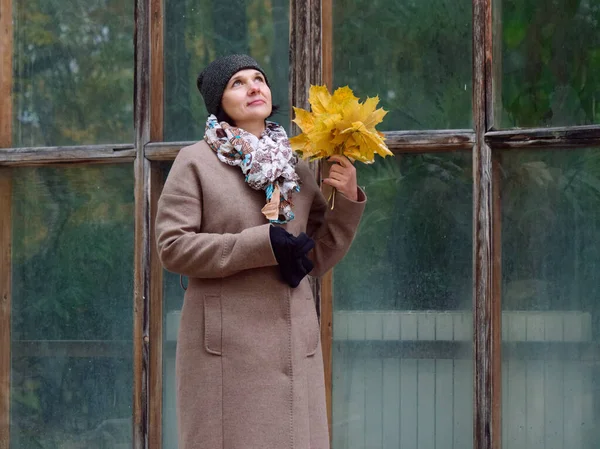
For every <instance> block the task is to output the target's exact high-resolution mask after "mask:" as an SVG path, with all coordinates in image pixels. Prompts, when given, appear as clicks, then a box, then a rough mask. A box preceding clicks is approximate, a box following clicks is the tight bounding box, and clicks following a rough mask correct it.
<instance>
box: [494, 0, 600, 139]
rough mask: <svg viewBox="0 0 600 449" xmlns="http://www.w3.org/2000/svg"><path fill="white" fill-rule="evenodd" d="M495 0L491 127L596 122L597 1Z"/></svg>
mask: <svg viewBox="0 0 600 449" xmlns="http://www.w3.org/2000/svg"><path fill="white" fill-rule="evenodd" d="M494 1H495V8H494V10H495V14H498V15H500V16H501V18H502V20H501V21H498V26H497V27H496V28H495V29H494V39H495V41H496V45H495V47H496V48H497V49H498V51H499V54H498V55H497V56H496V59H495V60H494V61H495V63H496V64H500V67H496V70H495V71H494V72H495V76H496V79H495V80H494V82H495V85H496V86H495V87H496V95H497V97H496V98H495V99H494V101H495V102H496V107H495V110H496V117H495V122H496V123H495V124H494V126H495V127H496V128H500V127H502V128H511V127H539V126H565V125H585V124H593V123H600V110H599V108H598V107H597V104H598V102H599V100H600V25H599V22H600V0H586V1H571V0H494ZM498 103H500V104H498Z"/></svg>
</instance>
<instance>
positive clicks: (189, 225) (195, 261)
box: [156, 150, 277, 278]
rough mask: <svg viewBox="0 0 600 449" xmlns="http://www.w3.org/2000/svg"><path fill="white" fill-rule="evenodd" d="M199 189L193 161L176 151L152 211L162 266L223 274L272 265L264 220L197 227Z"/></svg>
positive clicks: (202, 275)
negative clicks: (238, 228) (235, 229)
mask: <svg viewBox="0 0 600 449" xmlns="http://www.w3.org/2000/svg"><path fill="white" fill-rule="evenodd" d="M183 151H184V150H182V152H183ZM180 156H181V157H180ZM201 192H202V185H201V179H200V174H199V170H198V169H197V165H196V164H195V163H194V162H193V160H192V158H191V157H190V156H189V155H187V154H182V153H180V155H178V157H177V158H176V160H175V162H174V163H173V167H172V169H171V172H170V173H169V176H168V178H167V181H166V182H165V186H164V188H163V192H162V194H161V196H160V199H159V201H158V210H157V215H156V241H157V247H158V254H159V257H160V260H161V262H162V264H163V266H164V267H165V268H166V269H167V270H169V271H172V272H174V273H179V274H183V275H186V276H190V277H196V278H223V277H226V276H231V275H233V274H235V273H237V272H240V271H242V270H248V269H252V268H259V267H265V266H271V265H277V260H276V259H275V255H274V254H273V250H272V248H271V240H270V238H269V226H270V225H269V224H268V223H267V224H265V225H260V226H256V227H251V228H247V229H245V230H243V231H242V232H240V233H237V234H214V233H205V232H200V229H201V223H202V195H201Z"/></svg>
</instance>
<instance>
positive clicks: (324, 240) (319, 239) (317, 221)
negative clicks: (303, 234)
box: [307, 188, 367, 277]
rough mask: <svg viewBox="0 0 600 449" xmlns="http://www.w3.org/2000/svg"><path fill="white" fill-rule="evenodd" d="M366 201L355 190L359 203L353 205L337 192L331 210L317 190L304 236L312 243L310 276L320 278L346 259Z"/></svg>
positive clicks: (361, 193)
mask: <svg viewBox="0 0 600 449" xmlns="http://www.w3.org/2000/svg"><path fill="white" fill-rule="evenodd" d="M366 201H367V198H366V195H365V193H364V191H363V190H362V189H360V188H359V189H358V201H352V200H350V199H348V198H346V197H345V196H344V195H342V194H341V193H339V192H337V193H336V197H335V206H334V208H333V209H331V208H330V206H329V205H328V204H327V201H326V200H325V197H324V196H323V194H322V193H321V192H320V190H317V192H316V193H315V197H314V200H313V204H312V207H311V211H310V215H309V219H308V224H307V234H308V235H310V236H311V237H312V238H313V240H314V241H315V248H314V249H313V250H312V253H311V254H309V258H310V259H311V260H312V261H313V263H314V265H315V266H314V268H313V270H312V271H311V272H310V275H311V276H316V277H319V276H322V275H323V274H325V273H326V272H327V271H329V270H330V269H331V268H333V266H334V265H335V264H337V263H338V262H339V261H340V260H342V258H343V257H344V256H345V255H346V253H347V252H348V250H349V249H350V245H351V244H352V241H353V240H354V236H355V235H356V230H357V229H358V225H359V223H360V219H361V217H362V214H363V212H364V210H365V204H366Z"/></svg>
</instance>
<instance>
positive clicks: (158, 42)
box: [150, 0, 165, 142]
mask: <svg viewBox="0 0 600 449" xmlns="http://www.w3.org/2000/svg"><path fill="white" fill-rule="evenodd" d="M150 10H151V13H150V42H151V48H150V104H151V107H150V140H151V141H152V142H161V141H162V140H163V128H164V102H165V100H164V98H165V90H164V79H165V62H164V61H165V59H164V5H163V0H150Z"/></svg>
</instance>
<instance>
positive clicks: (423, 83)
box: [333, 0, 472, 130]
mask: <svg viewBox="0 0 600 449" xmlns="http://www.w3.org/2000/svg"><path fill="white" fill-rule="evenodd" d="M333 9H334V11H333V79H334V85H335V87H339V86H345V85H349V86H350V87H351V88H352V89H353V90H354V92H355V94H356V95H357V96H359V97H360V98H363V97H365V96H371V97H373V96H375V95H379V98H380V99H381V105H382V106H383V107H384V108H385V109H386V110H389V111H390V112H389V114H388V115H387V117H386V118H385V120H384V122H383V124H382V127H381V129H382V130H398V129H432V128H439V129H451V128H471V123H472V113H471V72H472V69H471V55H472V50H471V47H472V25H471V17H472V13H471V9H472V4H471V2H470V1H467V0H458V1H456V0H420V1H402V2H398V1H393V0H335V1H334V2H333Z"/></svg>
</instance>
